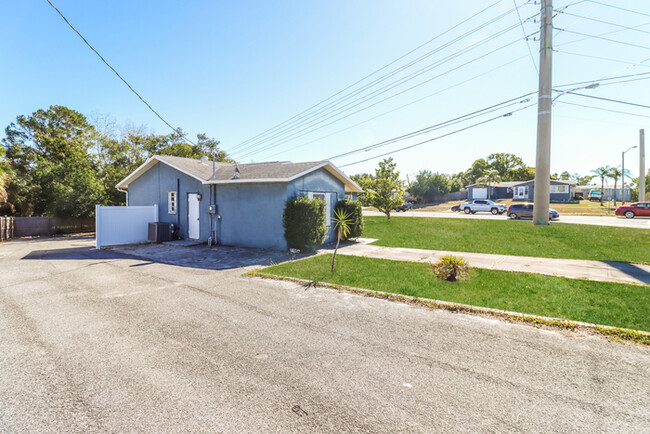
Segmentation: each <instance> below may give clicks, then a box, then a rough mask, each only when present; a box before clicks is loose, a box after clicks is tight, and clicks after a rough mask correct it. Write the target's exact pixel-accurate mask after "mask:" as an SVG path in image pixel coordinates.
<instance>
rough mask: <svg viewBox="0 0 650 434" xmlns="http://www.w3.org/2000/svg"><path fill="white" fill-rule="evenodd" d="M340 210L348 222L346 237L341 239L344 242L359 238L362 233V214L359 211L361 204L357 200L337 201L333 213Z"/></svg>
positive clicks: (360, 210)
mask: <svg viewBox="0 0 650 434" xmlns="http://www.w3.org/2000/svg"><path fill="white" fill-rule="evenodd" d="M338 210H342V211H343V212H345V213H346V214H347V215H348V219H349V220H350V223H349V225H348V226H349V228H350V230H349V231H348V233H347V235H344V237H343V238H342V239H343V240H344V241H347V240H351V239H355V238H359V237H360V236H361V234H362V233H363V214H362V209H361V202H359V201H358V200H339V201H338V202H337V203H336V206H335V207H334V213H336V211H338Z"/></svg>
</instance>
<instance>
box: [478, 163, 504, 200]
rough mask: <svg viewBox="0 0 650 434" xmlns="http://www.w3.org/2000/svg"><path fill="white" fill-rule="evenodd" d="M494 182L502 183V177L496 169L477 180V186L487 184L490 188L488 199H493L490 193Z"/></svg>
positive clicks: (488, 171) (484, 173) (490, 170)
mask: <svg viewBox="0 0 650 434" xmlns="http://www.w3.org/2000/svg"><path fill="white" fill-rule="evenodd" d="M492 182H501V177H500V176H499V171H498V170H496V169H489V170H487V171H485V172H483V176H481V177H480V178H478V179H477V180H476V183H477V184H487V187H488V199H492V194H491V192H490V184H491V183H492Z"/></svg>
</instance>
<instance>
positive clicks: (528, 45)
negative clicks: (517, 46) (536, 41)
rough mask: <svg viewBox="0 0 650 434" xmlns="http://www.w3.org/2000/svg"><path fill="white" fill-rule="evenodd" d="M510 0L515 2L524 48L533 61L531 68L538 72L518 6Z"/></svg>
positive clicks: (536, 73)
mask: <svg viewBox="0 0 650 434" xmlns="http://www.w3.org/2000/svg"><path fill="white" fill-rule="evenodd" d="M512 2H513V3H514V4H515V10H516V11H517V18H518V19H519V24H520V25H521V31H522V32H523V33H524V38H526V39H525V41H526V48H528V54H530V60H532V62H533V68H535V75H538V74H539V70H538V69H537V63H536V62H535V57H534V56H533V52H532V50H531V49H530V44H529V43H528V38H527V36H528V35H527V34H526V29H524V22H523V21H522V20H521V15H520V14H519V6H517V0H512Z"/></svg>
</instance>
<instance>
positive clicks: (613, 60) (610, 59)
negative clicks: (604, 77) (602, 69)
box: [553, 50, 650, 67]
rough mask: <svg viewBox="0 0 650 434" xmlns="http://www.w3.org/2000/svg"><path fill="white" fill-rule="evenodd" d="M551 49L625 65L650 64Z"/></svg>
mask: <svg viewBox="0 0 650 434" xmlns="http://www.w3.org/2000/svg"><path fill="white" fill-rule="evenodd" d="M553 51H554V52H555V53H560V54H568V55H570V56H578V57H586V58H589V59H596V60H607V61H609V62H615V63H622V64H625V65H632V66H645V67H650V65H641V64H639V63H634V62H628V61H626V60H617V59H612V58H609V57H600V56H592V55H590V54H582V53H572V52H571V51H563V50H553Z"/></svg>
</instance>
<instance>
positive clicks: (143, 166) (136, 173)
mask: <svg viewBox="0 0 650 434" xmlns="http://www.w3.org/2000/svg"><path fill="white" fill-rule="evenodd" d="M152 160H156V161H157V162H160V163H165V164H166V165H168V166H169V167H171V168H173V169H176V170H178V171H179V172H181V173H184V174H185V175H187V176H189V177H192V178H194V179H196V180H197V181H200V182H201V184H206V181H205V179H203V178H199V177H198V176H196V175H194V174H191V173H190V172H187V171H185V170H183V169H181V168H179V167H176V166H174V165H173V164H171V163H170V162H168V161H165V160H163V159H162V158H158V156H157V155H154V156H153V157H149V159H147V161H145V162H144V163H142V164H141V165H140V167H138V168H137V169H135V170H134V171H133V173H131V174H130V175H129V176H127V177H126V178H124V179H123V180H122V181H120V182H119V183H118V184H117V185H116V186H115V188H117V189H120V188H124V189H128V188H129V182H131V181H134V180H136V179H138V178H139V177H140V175H142V173H144V172H146V171H147V170H149V168H150V167H153V166H154V165H155V163H154V164H151V165H150V166H149V167H147V166H148V165H149V163H150V162H151V161H152ZM131 178H133V179H131ZM125 183H126V187H121V186H122V185H124V184H125Z"/></svg>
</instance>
